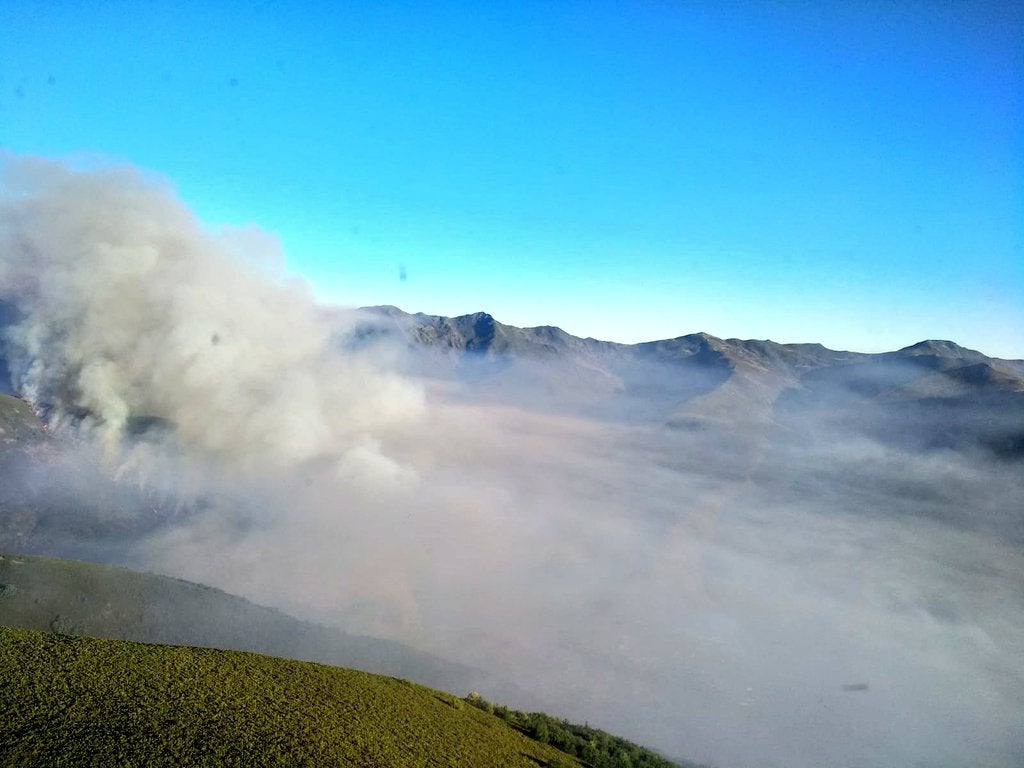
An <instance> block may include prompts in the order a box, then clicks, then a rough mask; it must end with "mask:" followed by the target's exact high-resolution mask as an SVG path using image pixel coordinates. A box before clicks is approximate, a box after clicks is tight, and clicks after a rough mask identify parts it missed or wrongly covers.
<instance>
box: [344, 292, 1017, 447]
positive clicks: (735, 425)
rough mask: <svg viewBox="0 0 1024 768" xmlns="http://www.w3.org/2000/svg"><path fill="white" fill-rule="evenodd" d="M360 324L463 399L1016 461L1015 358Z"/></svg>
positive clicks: (488, 319) (386, 317)
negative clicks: (847, 436) (859, 437)
mask: <svg viewBox="0 0 1024 768" xmlns="http://www.w3.org/2000/svg"><path fill="white" fill-rule="evenodd" d="M362 315H363V321H362V322H361V323H360V324H359V325H358V326H357V330H356V332H355V334H354V339H353V342H352V343H357V344H360V345H364V344H373V343H378V342H382V341H386V342H391V343H394V342H396V341H397V342H399V343H403V344H404V345H406V346H407V348H408V349H409V350H411V351H412V352H413V353H414V356H415V357H416V359H417V361H418V363H417V365H416V366H415V372H416V373H417V374H420V375H425V376H440V377H446V378H450V379H454V380H457V381H459V382H461V383H462V384H463V385H464V391H465V393H466V395H467V396H468V397H471V398H482V399H485V400H487V399H497V400H505V401H509V400H511V401H512V402H518V403H520V404H529V405H531V406H540V407H545V406H547V407H550V408H554V409H558V410H569V411H579V412H583V413H586V414H587V415H591V416H598V417H606V418H612V419H616V420H619V419H625V420H631V421H632V420H638V419H639V420H644V421H657V422H663V423H666V424H668V425H670V426H673V427H677V428H684V429H698V430H699V429H705V428H713V427H727V428H730V429H739V430H748V429H751V428H755V429H762V428H765V427H784V428H785V429H787V430H792V429H794V428H796V427H797V426H798V425H799V424H800V423H803V424H805V425H806V424H810V423H812V422H813V423H816V424H822V423H825V424H832V425H834V426H836V427H842V428H844V429H858V430H863V431H866V432H868V433H870V434H871V435H872V436H874V437H877V438H880V439H882V440H883V441H885V442H891V441H897V442H902V443H904V444H905V445H906V446H907V447H912V448H943V447H945V448H957V449H959V448H974V447H980V448H983V449H986V450H988V451H991V452H993V453H995V454H996V455H999V456H1001V457H1004V458H1020V457H1021V456H1024V360H1002V359H998V358H992V357H988V356H987V355H984V354H982V353H981V352H977V351H975V350H972V349H966V348H964V347H961V346H959V345H958V344H955V343H954V342H952V341H940V340H927V341H922V342H919V343H917V344H914V345H911V346H909V347H905V348H903V349H900V350H896V351H893V352H884V353H877V354H869V353H862V352H846V351H836V350H831V349H828V348H826V347H824V346H822V345H821V344H779V343H777V342H774V341H759V340H741V339H720V338H717V337H715V336H711V335H710V334H707V333H693V334H689V335H686V336H680V337H677V338H674V339H665V340H661V341H651V342H645V343H641V344H619V343H615V342H608V341H599V340H597V339H592V338H587V339H581V338H579V337H576V336H573V335H571V334H568V333H566V332H565V331H563V330H561V329H560V328H556V327H553V326H540V327H537V328H517V327H515V326H511V325H505V324H503V323H500V322H498V321H497V320H495V319H494V318H493V317H492V316H491V315H489V314H487V313H485V312H477V313H474V314H471V315H462V316H460V317H454V318H449V317H442V316H437V315H425V314H420V313H418V314H409V313H406V312H403V311H402V310H400V309H398V308H397V307H393V306H380V307H367V308H365V309H363V310H362ZM438 352H439V353H442V354H440V355H438V354H435V353H438Z"/></svg>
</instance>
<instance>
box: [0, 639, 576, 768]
mask: <svg viewBox="0 0 1024 768" xmlns="http://www.w3.org/2000/svg"><path fill="white" fill-rule="evenodd" d="M0 764H2V765H7V766H31V765H40V766H42V765H46V766H51V765H74V766H80V765H81V766H165V765H166V766H192V765H197V766H198V765H224V766H234V765H240V766H241V765H244V766H247V768H248V767H250V766H346V767H348V768H357V767H359V766H366V768H387V767H390V766H395V767H396V768H398V767H399V766H401V767H402V768H411V767H413V766H438V767H440V766H450V767H452V768H454V767H456V766H465V768H487V766H494V767H495V768H497V767H498V766H501V767H503V768H504V767H506V766H507V767H509V768H513V767H515V766H522V768H537V766H552V767H553V768H554V767H555V766H559V767H565V768H568V767H570V766H577V765H579V763H578V762H577V761H575V760H574V759H572V758H570V757H569V756H567V755H565V754H564V753H561V752H559V751H558V750H556V749H554V748H553V747H550V746H548V745H545V744H541V743H538V742H536V741H533V740H531V739H529V738H527V737H526V736H524V735H522V734H521V733H519V732H518V731H516V730H515V729H513V728H511V727H509V726H508V725H507V724H506V723H504V722H502V721H501V720H499V719H498V718H496V717H495V716H493V715H491V714H488V713H486V712H483V711H481V710H479V709H477V708H475V707H471V706H469V705H467V704H465V703H464V702H463V701H461V700H459V699H456V698H454V697H452V696H450V695H448V694H444V693H439V692H437V691H433V690H431V689H429V688H425V687H422V686H420V685H416V684H414V683H410V682H406V681H403V680H398V679H395V678H388V677H381V676H377V675H372V674H369V673H366V672H356V671H353V670H348V669H339V668H335V667H328V666H323V665H319V664H313V663H309V662H299V661H289V660H285V659H279V658H274V657H269V656H260V655H256V654H252V653H243V652H237V651H219V650H213V649H200V648H190V647H172V646H161V645H145V644H140V643H131V642H124V641H118V640H104V639H96V638H85V637H73V636H69V635H59V634H53V633H44V632H34V631H30V630H23V629H12V628H6V627H0Z"/></svg>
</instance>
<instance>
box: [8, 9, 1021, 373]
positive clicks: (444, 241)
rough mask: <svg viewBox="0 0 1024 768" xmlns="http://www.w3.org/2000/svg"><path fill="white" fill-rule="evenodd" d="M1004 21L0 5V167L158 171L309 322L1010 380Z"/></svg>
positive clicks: (897, 13)
mask: <svg viewBox="0 0 1024 768" xmlns="http://www.w3.org/2000/svg"><path fill="white" fill-rule="evenodd" d="M1022 7H1024V5H1022V4H1021V3H1012V2H987V1H985V0H964V1H963V2H938V0H935V1H927V2H899V0H897V1H896V2H866V1H865V2H854V1H853V0H850V1H849V2H827V1H824V0H822V1H819V2H785V3H772V2H765V3H742V2H706V3H705V2H653V1H649V2H639V1H638V2H580V3H573V2H538V3H530V2H522V3H494V4H492V3H480V2H474V3H426V2H408V3H392V2H355V3H326V2H325V3H301V2H263V3H237V2H220V3H206V2H204V3H198V2H196V3H189V2H176V3H160V2H155V3H141V2H140V3H132V4H127V3H119V2H102V3H100V2H95V3H90V2H75V3H71V2H66V3H61V2H46V3H33V2H14V1H13V0H0V10H2V17H0V145H2V146H3V147H4V148H6V149H9V150H13V151H15V152H18V153H38V154H43V155H48V156H54V157H60V156H67V155H69V154H74V153H82V152H98V153H102V154H105V155H109V156H111V157H114V158H117V159H120V160H124V161H128V162H130V163H133V164H136V165H138V166H141V167H143V168H146V169H148V170H151V171H155V172H157V173H159V174H162V175H164V176H166V177H167V178H169V179H170V180H171V181H172V182H173V183H174V185H176V187H177V189H178V191H179V193H180V195H181V196H182V198H183V199H184V200H185V201H186V203H187V204H188V205H190V206H191V207H192V208H193V209H194V210H195V211H196V212H197V213H198V215H199V216H200V217H201V218H202V219H203V220H204V221H207V222H209V223H211V224H216V223H233V224H244V223H254V224H258V225H260V226H261V227H263V228H265V229H267V230H269V231H271V232H274V233H276V234H277V235H278V236H279V237H280V239H281V241H282V243H283V246H284V248H285V251H286V253H287V255H288V264H289V266H290V268H291V269H293V270H294V271H296V272H298V273H301V274H302V275H304V276H306V277H307V278H308V280H309V281H310V282H311V283H312V284H313V286H314V288H315V291H316V294H317V295H318V297H320V298H321V299H323V300H324V301H331V302H338V303H345V304H357V305H358V304H376V303H389V304H397V305H399V306H401V307H402V308H404V309H407V310H410V311H424V312H431V313H438V314H459V313H465V312H470V311H475V310H486V311H489V312H491V313H492V314H494V315H495V316H496V317H497V318H498V319H499V320H502V321H504V322H509V323H514V324H517V325H538V324H555V325H560V326H562V327H563V328H565V329H566V330H568V331H570V332H572V333H575V334H578V335H582V336H588V335H590V336H595V337H598V338H607V339H614V340H620V341H639V340H646V339H654V338H665V337H670V336H677V335H680V334H683V333H689V332H693V331H698V330H704V331H707V332H709V333H713V334H715V335H717V336H723V337H729V336H739V337H743V338H772V339H775V340H777V341H821V342H823V343H825V344H827V345H828V346H832V347H838V348H852V349H862V350H869V351H874V350H879V349H886V348H889V349H891V348H895V347H899V346H904V345H907V344H910V343H912V342H914V341H918V340H920V339H923V338H928V337H931V338H936V337H937V338H951V339H953V340H955V341H958V342H960V343H961V344H965V345H967V346H972V347H975V348H980V349H982V350H983V351H985V352H987V353H989V354H995V355H1001V356H1004V357H1006V356H1011V357H1024V10H1022ZM402 274H404V275H405V278H406V279H405V280H402V279H400V277H401V276H402Z"/></svg>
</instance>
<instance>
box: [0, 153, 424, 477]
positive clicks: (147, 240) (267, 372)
mask: <svg viewBox="0 0 1024 768" xmlns="http://www.w3.org/2000/svg"><path fill="white" fill-rule="evenodd" d="M3 171H4V175H3V185H4V186H3V197H2V198H0V254H2V258H0V298H2V299H3V300H4V301H6V302H9V303H12V304H14V306H15V307H16V310H17V312H18V314H19V316H20V320H19V321H18V322H17V323H16V324H15V325H14V326H13V327H12V328H10V329H9V331H8V334H7V338H6V352H7V358H8V361H9V363H10V365H11V368H12V370H11V378H12V380H13V383H14V385H15V387H16V388H17V389H18V390H19V391H20V392H21V393H22V394H24V395H26V396H27V397H28V398H30V399H31V400H32V401H33V402H35V403H38V404H41V405H45V406H47V407H53V408H55V409H56V410H57V415H58V416H67V415H69V414H73V413H84V414H86V425H87V427H89V428H91V429H93V430H95V431H96V432H97V433H98V434H99V435H100V436H101V437H102V439H104V440H105V441H107V442H108V443H115V442H117V441H119V440H120V437H121V436H122V433H123V432H124V429H125V427H126V425H127V424H128V420H129V418H131V417H133V416H134V417H155V418H159V419H166V420H168V421H170V422H172V423H173V425H174V436H175V439H176V440H178V441H179V442H180V443H181V444H182V446H183V448H184V449H185V450H186V451H187V452H191V453H196V454H200V455H204V456H207V457H210V458H215V459H217V460H225V461H228V462H229V463H231V464H233V465H235V466H237V467H238V468H241V469H243V470H247V471H253V472H255V471H259V470H263V469H265V468H267V467H273V468H285V469H289V468H294V467H296V466H299V465H302V464H304V463H307V462H310V461H321V462H322V461H324V460H327V459H330V460H332V461H334V462H335V463H336V468H337V470H338V471H339V472H341V473H342V474H345V473H348V472H355V473H356V474H361V473H362V472H364V471H379V472H384V473H391V472H394V471H397V468H396V467H394V466H392V462H390V460H389V459H388V458H387V457H386V456H385V455H384V454H383V453H381V452H380V451H379V450H378V441H379V439H380V438H379V436H380V435H382V434H384V433H386V432H387V431H388V430H389V429H391V428H392V427H395V426H396V425H401V424H402V423H404V422H405V421H407V420H409V419H415V418H416V417H417V415H418V414H419V412H420V410H421V407H422V403H421V396H420V393H419V391H418V389H417V388H416V387H415V386H412V385H410V384H409V383H407V382H404V381H402V380H400V379H398V378H397V377H395V376H393V375H390V374H388V373H387V372H385V371H382V370H380V368H379V366H376V365H375V364H374V363H373V361H372V360H370V359H369V358H367V357H365V356H363V357H360V356H357V355H348V356H347V357H346V358H345V359H341V358H339V357H338V356H337V355H335V354H334V353H333V344H332V335H331V334H332V330H334V329H333V328H332V326H331V325H330V324H328V322H326V320H325V319H324V318H323V317H322V316H321V313H320V312H319V311H318V308H317V307H316V306H315V305H314V304H313V302H312V301H311V300H310V298H309V295H308V291H307V290H306V288H305V286H304V285H303V284H302V283H300V282H298V281H296V280H294V279H281V278H279V277H275V275H274V267H275V266H277V267H278V271H280V269H279V264H280V261H281V255H280V253H279V250H278V247H277V245H276V243H275V242H274V241H273V239H272V238H270V237H268V236H266V235H262V234H261V233H259V232H258V231H255V230H245V231H222V232H219V233H210V232H207V231H205V230H204V229H203V228H202V227H201V226H200V224H199V222H198V221H196V219H195V217H193V216H192V214H191V213H190V212H189V211H188V210H187V209H185V207H184V206H182V205H181V203H180V202H179V201H178V200H176V199H175V197H174V195H173V194H172V192H171V191H170V190H169V189H168V188H167V187H166V185H165V184H164V183H162V182H159V181H153V180H149V179H146V178H144V177H143V176H142V174H141V173H139V172H138V171H135V170H133V169H130V168H105V169H102V170H98V171H93V172H75V171H73V170H70V169H68V168H67V167H65V166H62V165H59V164H56V163H52V162H48V161H45V160H41V159H18V158H8V159H7V161H6V162H5V163H4V168H3ZM240 253H241V254H243V255H244V260H243V259H240V258H238V254H240ZM353 468H354V469H353Z"/></svg>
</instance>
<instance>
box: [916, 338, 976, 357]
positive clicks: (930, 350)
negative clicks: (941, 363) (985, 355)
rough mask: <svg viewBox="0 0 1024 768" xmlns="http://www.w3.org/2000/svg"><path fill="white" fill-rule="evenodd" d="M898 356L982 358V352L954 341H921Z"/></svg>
mask: <svg viewBox="0 0 1024 768" xmlns="http://www.w3.org/2000/svg"><path fill="white" fill-rule="evenodd" d="M897 354H902V355H935V356H936V357H954V358H962V357H975V356H980V355H981V353H980V352H976V351H974V350H973V349H967V348H966V347H961V346H960V345H959V344H957V343H956V342H953V341H947V340H945V339H926V340H925V341H919V342H917V344H911V345H910V346H909V347H903V349H901V350H899V351H898V352H897Z"/></svg>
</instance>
